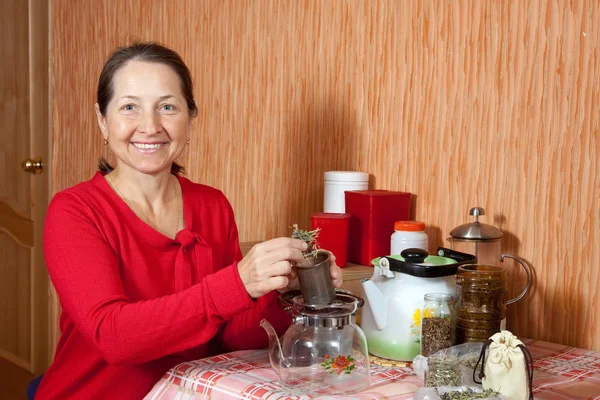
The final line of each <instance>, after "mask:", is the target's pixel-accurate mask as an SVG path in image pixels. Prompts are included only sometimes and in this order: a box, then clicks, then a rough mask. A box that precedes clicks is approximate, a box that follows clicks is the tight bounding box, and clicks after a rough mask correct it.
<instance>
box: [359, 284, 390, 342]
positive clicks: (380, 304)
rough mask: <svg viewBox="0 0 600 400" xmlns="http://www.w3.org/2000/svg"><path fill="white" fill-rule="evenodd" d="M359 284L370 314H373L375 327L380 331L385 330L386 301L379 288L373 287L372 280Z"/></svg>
mask: <svg viewBox="0 0 600 400" xmlns="http://www.w3.org/2000/svg"><path fill="white" fill-rule="evenodd" d="M360 283H361V285H362V287H363V291H364V292H365V297H366V298H367V302H368V303H369V308H370V309H371V314H373V319H374V320H375V325H376V326H377V329H379V330H382V329H384V328H385V325H386V322H387V311H388V303H387V300H386V298H385V296H384V295H383V293H381V291H380V290H379V288H378V287H377V286H375V284H374V283H373V281H372V280H370V279H363V280H361V281H360Z"/></svg>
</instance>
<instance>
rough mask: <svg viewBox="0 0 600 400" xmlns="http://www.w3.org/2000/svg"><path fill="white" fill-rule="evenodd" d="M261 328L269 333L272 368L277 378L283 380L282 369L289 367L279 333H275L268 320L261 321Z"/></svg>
mask: <svg viewBox="0 0 600 400" xmlns="http://www.w3.org/2000/svg"><path fill="white" fill-rule="evenodd" d="M260 326H261V327H262V328H263V329H264V330H265V331H267V335H269V361H270V362H271V366H272V367H273V370H275V373H276V374H277V376H279V378H280V379H282V378H284V376H283V375H282V371H281V368H282V367H285V368H287V367H289V365H288V363H287V361H286V359H285V357H284V356H283V352H282V351H281V344H280V343H279V338H278V337H277V332H275V329H274V328H273V325H271V324H270V323H269V321H267V320H266V319H263V320H262V321H260Z"/></svg>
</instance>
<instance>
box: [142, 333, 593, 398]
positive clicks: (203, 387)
mask: <svg viewBox="0 0 600 400" xmlns="http://www.w3.org/2000/svg"><path fill="white" fill-rule="evenodd" d="M524 342H525V344H526V345H527V347H528V348H529V350H530V351H531V353H532V355H533V357H534V360H535V374H534V394H535V398H536V399H546V400H558V399H561V400H563V399H575V400H576V399H597V400H600V354H599V353H596V352H593V351H588V350H582V349H577V348H574V347H569V346H563V345H558V344H552V343H548V342H542V341H534V340H524ZM371 375H372V385H371V387H370V388H369V389H367V390H365V391H363V392H361V393H359V394H356V395H354V396H332V395H329V394H328V393H327V388H326V387H315V386H314V385H313V384H311V383H310V382H305V383H300V384H299V385H298V386H297V388H296V389H295V390H294V391H290V390H286V389H285V388H284V387H282V386H281V385H280V384H279V382H278V378H277V375H276V374H275V372H274V371H273V369H272V368H271V365H270V364H269V360H268V355H267V351H266V350H246V351H237V352H233V353H227V354H221V355H219V356H215V357H209V358H204V359H201V360H197V361H193V362H187V363H182V364H179V365H177V366H176V367H174V368H172V369H171V370H169V371H168V372H167V373H165V375H164V376H163V377H162V378H161V379H160V381H158V382H157V383H156V385H154V388H153V389H152V390H151V391H150V393H148V395H147V396H146V397H145V400H159V399H160V400H166V399H177V400H200V399H203V400H204V399H211V400H221V399H222V400H234V399H249V400H250V399H251V400H304V399H313V398H317V399H320V400H330V399H347V400H367V399H369V400H375V399H381V400H383V399H386V400H388V399H389V400H404V399H412V398H413V394H414V392H415V391H417V389H418V388H419V387H421V386H422V384H423V383H422V381H420V380H419V379H418V378H417V377H416V376H415V375H414V374H413V372H412V369H411V368H386V367H381V366H378V365H375V364H372V365H371ZM306 393H311V394H310V395H307V394H306Z"/></svg>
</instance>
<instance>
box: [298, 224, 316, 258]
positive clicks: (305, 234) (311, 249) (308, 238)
mask: <svg viewBox="0 0 600 400" xmlns="http://www.w3.org/2000/svg"><path fill="white" fill-rule="evenodd" d="M292 228H293V230H292V238H293V239H299V240H302V241H303V242H305V243H306V244H307V245H308V247H307V248H306V250H304V251H303V252H302V254H303V255H304V258H308V257H316V256H317V253H318V252H319V243H318V242H317V237H318V236H319V232H320V231H321V228H317V229H315V230H313V231H305V230H302V229H300V228H298V224H294V225H293V226H292Z"/></svg>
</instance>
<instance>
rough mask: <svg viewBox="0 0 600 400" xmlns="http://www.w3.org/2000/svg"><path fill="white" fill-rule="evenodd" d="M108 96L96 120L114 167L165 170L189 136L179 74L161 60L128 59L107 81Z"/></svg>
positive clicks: (148, 172) (146, 172) (181, 151)
mask: <svg viewBox="0 0 600 400" xmlns="http://www.w3.org/2000/svg"><path fill="white" fill-rule="evenodd" d="M112 88H113V97H112V99H111V100H110V103H108V106H107V108H106V115H104V116H103V115H102V114H101V113H100V111H99V109H98V105H96V114H97V116H98V124H99V125H100V129H101V130H102V134H103V136H104V138H105V139H106V140H108V145H109V147H110V150H111V151H112V152H113V153H114V154H115V156H116V158H117V167H119V168H132V169H134V170H137V171H139V172H142V173H144V174H152V175H154V174H157V173H160V172H163V171H170V170H171V164H172V163H173V162H174V161H175V160H176V159H177V158H178V157H179V156H180V155H181V154H182V153H183V151H184V149H185V146H186V142H187V140H188V138H189V132H190V123H191V117H190V115H189V111H188V108H187V103H186V100H185V97H184V95H183V92H182V90H181V81H180V79H179V76H178V75H177V73H176V72H175V71H173V69H171V67H169V66H167V65H164V64H160V63H149V62H142V61H130V62H128V63H127V64H125V65H124V66H123V67H122V68H121V69H119V70H118V71H117V72H116V73H115V75H114V77H113V82H112Z"/></svg>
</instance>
